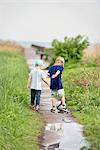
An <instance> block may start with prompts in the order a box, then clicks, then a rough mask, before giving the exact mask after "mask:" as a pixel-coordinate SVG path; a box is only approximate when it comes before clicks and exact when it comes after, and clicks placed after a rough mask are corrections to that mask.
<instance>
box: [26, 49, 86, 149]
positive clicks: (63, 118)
mask: <svg viewBox="0 0 100 150" xmlns="http://www.w3.org/2000/svg"><path fill="white" fill-rule="evenodd" d="M25 57H26V59H27V63H28V65H29V68H30V69H32V68H33V67H34V66H33V61H34V60H35V59H37V58H39V56H38V55H36V54H35V51H34V50H33V49H32V48H26V49H25ZM45 65H46V64H45ZM42 87H43V90H42V95H41V105H40V112H41V114H42V116H43V118H44V121H45V122H46V127H45V131H44V134H43V137H42V142H41V150H80V148H81V147H83V146H88V143H87V141H86V140H85V138H84V137H83V135H82V131H83V126H82V125H80V124H78V123H77V122H76V121H75V120H74V119H73V118H72V116H71V114H70V113H69V114H61V113H60V114H59V113H51V112H50V108H51V95H50V90H49V87H48V86H47V85H46V84H45V83H42Z"/></svg>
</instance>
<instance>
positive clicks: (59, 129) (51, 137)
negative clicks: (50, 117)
mask: <svg viewBox="0 0 100 150" xmlns="http://www.w3.org/2000/svg"><path fill="white" fill-rule="evenodd" d="M82 131H83V126H82V125H80V124H78V123H76V122H71V120H67V119H66V120H64V123H52V124H47V125H46V127H45V131H44V137H43V140H42V146H41V150H80V148H82V147H83V146H84V147H89V143H88V142H87V141H86V139H85V138H84V137H83V135H82Z"/></svg>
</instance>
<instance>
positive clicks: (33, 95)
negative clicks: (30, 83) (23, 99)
mask: <svg viewBox="0 0 100 150" xmlns="http://www.w3.org/2000/svg"><path fill="white" fill-rule="evenodd" d="M40 95H41V90H35V89H31V105H34V104H35V99H36V105H39V104H40Z"/></svg>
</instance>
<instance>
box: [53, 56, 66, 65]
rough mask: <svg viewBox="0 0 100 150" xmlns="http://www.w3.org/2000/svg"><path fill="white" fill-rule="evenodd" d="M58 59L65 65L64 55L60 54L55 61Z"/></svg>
mask: <svg viewBox="0 0 100 150" xmlns="http://www.w3.org/2000/svg"><path fill="white" fill-rule="evenodd" d="M57 60H60V61H61V62H62V63H63V65H62V66H64V63H65V61H64V58H63V57H61V56H58V57H57V58H56V61H55V62H57Z"/></svg>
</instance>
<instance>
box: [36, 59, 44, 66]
mask: <svg viewBox="0 0 100 150" xmlns="http://www.w3.org/2000/svg"><path fill="white" fill-rule="evenodd" d="M35 66H43V61H42V60H41V59H37V60H35Z"/></svg>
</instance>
